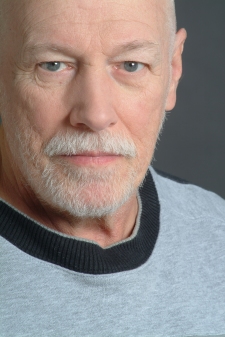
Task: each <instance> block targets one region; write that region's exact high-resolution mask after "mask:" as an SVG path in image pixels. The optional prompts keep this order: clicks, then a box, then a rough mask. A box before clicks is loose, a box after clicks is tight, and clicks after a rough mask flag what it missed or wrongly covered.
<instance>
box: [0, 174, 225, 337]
mask: <svg viewBox="0 0 225 337" xmlns="http://www.w3.org/2000/svg"><path fill="white" fill-rule="evenodd" d="M0 216H1V222H0V234H1V237H0V273H1V274H0V275H1V276H0V282H1V284H0V285H1V288H0V336H1V337H18V336H19V337H22V336H24V337H25V336H26V337H28V336H32V337H36V336H37V337H40V336H41V337H42V336H43V337H53V336H54V337H69V336H102V337H103V336H104V337H110V336H129V337H132V336H135V337H137V336H150V337H159V336H160V337H170V336H171V337H172V336H173V337H186V336H225V201H224V200H222V199H221V198H220V197H218V196H217V195H215V194H213V193H211V192H207V191H205V190H203V189H201V188H199V187H196V186H193V185H190V184H187V183H181V182H177V181H174V180H172V179H170V178H168V177H163V176H161V175H159V174H157V173H156V172H155V171H154V170H153V169H150V171H149V173H148V175H147V177H146V179H145V182H144V184H143V186H142V187H141V188H140V190H139V215H138V218H137V223H136V226H135V230H134V233H133V235H132V236H131V237H130V238H129V239H127V240H125V241H123V242H120V243H118V244H116V245H113V246H111V247H108V248H107V249H102V248H101V247H99V246H98V245H97V244H95V243H93V242H90V241H85V240H79V239H78V238H73V237H68V236H65V235H62V234H60V233H57V232H54V231H51V230H49V229H47V228H45V227H44V226H42V225H41V224H38V223H36V222H34V221H33V220H32V219H29V218H28V217H26V216H25V215H23V214H21V213H20V212H18V211H17V210H15V209H13V208H12V207H11V206H10V205H7V204H6V203H5V202H4V201H1V202H0Z"/></svg>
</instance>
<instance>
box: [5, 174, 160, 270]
mask: <svg viewBox="0 0 225 337" xmlns="http://www.w3.org/2000/svg"><path fill="white" fill-rule="evenodd" d="M139 194H140V198H141V204H142V211H141V214H140V227H139V229H138V232H137V234H136V236H135V237H134V238H132V239H130V240H125V241H122V242H121V243H118V244H116V245H113V246H111V247H109V248H106V249H103V248H101V247H100V246H99V245H97V244H94V243H91V242H86V241H83V240H79V239H77V238H73V237H67V236H64V235H61V234H60V233H57V232H54V231H51V230H49V229H48V228H46V227H44V226H40V225H39V224H38V223H36V222H35V221H32V219H30V218H27V217H26V216H24V215H23V214H21V213H19V212H17V211H16V210H15V209H13V208H11V207H10V206H9V205H7V204H6V203H5V202H3V201H0V217H1V221H0V234H1V236H3V237H4V238H5V239H6V240H8V241H9V242H11V243H12V244H13V245H15V246H16V247H18V248H19V249H20V250H22V251H24V252H25V253H27V254H29V255H32V256H34V257H36V258H38V259H41V260H44V261H47V262H50V263H53V264H56V265H58V266H61V267H64V268H67V269H70V270H73V271H76V272H80V273H87V274H109V273H116V272H122V271H126V270H131V269H135V268H137V267H139V266H141V265H142V264H143V263H145V262H146V261H147V259H148V258H149V257H150V255H151V253H152V251H153V249H154V246H155V243H156V240H157V237H158V233H159V213H160V206H159V200H158V195H157V191H156V188H155V184H154V182H153V178H152V175H151V173H150V171H148V173H147V176H146V178H145V180H144V183H143V184H142V186H141V187H140V188H139Z"/></svg>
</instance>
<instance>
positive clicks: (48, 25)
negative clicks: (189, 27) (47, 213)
mask: <svg viewBox="0 0 225 337" xmlns="http://www.w3.org/2000/svg"><path fill="white" fill-rule="evenodd" d="M163 3H164V0H160V1H159V0H141V1H137V0H117V1H108V0H94V1H89V0H54V1H51V0H39V1H36V0H21V1H20V4H19V5H16V6H13V5H12V7H11V8H10V6H9V11H8V13H10V19H9V22H8V24H9V25H10V31H9V32H8V33H7V34H8V35H7V36H6V44H5V50H7V53H8V55H6V52H4V50H3V59H4V67H3V69H1V76H2V80H3V83H4V92H5V97H4V102H2V105H3V107H4V111H3V112H2V120H3V127H4V133H5V135H6V139H7V142H8V147H9V148H8V154H7V158H8V161H9V162H10V163H11V164H12V165H11V169H10V172H12V173H11V174H12V176H14V177H16V179H17V182H18V181H19V183H20V184H21V185H23V186H24V187H25V188H26V189H28V187H27V186H29V190H30V193H32V194H33V196H34V197H36V198H37V199H39V200H40V199H41V200H43V201H44V202H46V203H48V204H49V205H52V206H54V207H56V208H58V209H65V210H68V211H69V212H70V213H73V214H74V215H77V216H88V215H89V216H93V217H95V216H98V217H100V216H102V215H104V214H106V213H108V212H112V211H115V209H116V208H118V207H119V206H121V205H122V204H123V203H124V202H125V201H126V200H128V199H129V198H130V197H131V195H133V194H134V192H135V191H136V189H137V187H138V186H139V185H140V183H141V181H142V180H143V178H144V176H145V173H146V170H147V167H148V165H149V163H150V161H151V158H152V155H153V152H154V148H155V143H156V140H157V137H158V132H159V129H160V126H161V123H162V119H163V116H164V111H165V108H166V107H167V106H166V104H167V99H168V92H169V78H170V67H169V46H168V35H167V34H166V33H165V24H164V19H165V13H164V6H163ZM15 8H16V9H15ZM77 137H78V138H77ZM12 158H13V159H12Z"/></svg>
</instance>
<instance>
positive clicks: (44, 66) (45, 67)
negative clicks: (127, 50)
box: [38, 61, 146, 74]
mask: <svg viewBox="0 0 225 337" xmlns="http://www.w3.org/2000/svg"><path fill="white" fill-rule="evenodd" d="M51 65H52V66H53V67H54V65H56V67H57V65H59V68H58V69H55V70H56V71H54V70H52V71H51V70H50V69H48V66H50V67H51ZM62 65H63V69H60V67H61V66H62ZM38 66H39V67H40V68H42V69H43V70H45V71H47V72H49V73H58V72H61V71H63V70H65V69H67V68H72V66H71V65H68V64H66V63H65V62H61V61H49V62H42V63H39V64H38ZM126 66H128V67H129V66H131V68H130V70H132V66H134V68H133V69H134V71H129V70H128V69H126ZM135 66H137V69H136V68H135ZM145 66H146V64H144V63H142V62H137V61H124V62H122V63H120V64H119V65H117V66H116V67H115V68H116V69H123V70H124V71H126V72H127V73H130V74H132V73H136V72H139V71H141V70H142V69H143V68H144V67H145ZM140 67H141V69H138V68H140Z"/></svg>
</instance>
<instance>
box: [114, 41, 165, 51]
mask: <svg viewBox="0 0 225 337" xmlns="http://www.w3.org/2000/svg"><path fill="white" fill-rule="evenodd" d="M158 47H159V44H158V43H154V42H150V41H148V40H134V41H131V42H127V43H124V44H122V45H118V46H116V47H115V50H116V51H117V52H119V53H121V52H122V53H124V52H129V51H133V50H147V51H152V50H153V51H154V50H155V51H158V49H159V48H158Z"/></svg>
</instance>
